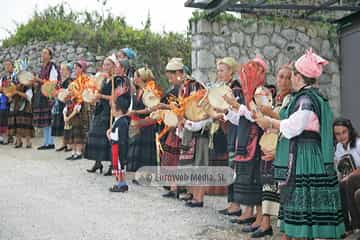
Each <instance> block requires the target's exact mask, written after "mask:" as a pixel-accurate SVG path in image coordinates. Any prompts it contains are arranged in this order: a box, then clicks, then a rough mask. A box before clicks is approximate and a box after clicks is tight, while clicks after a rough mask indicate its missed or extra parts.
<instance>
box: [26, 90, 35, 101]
mask: <svg viewBox="0 0 360 240" xmlns="http://www.w3.org/2000/svg"><path fill="white" fill-rule="evenodd" d="M25 94H26V99H27V100H28V101H29V102H31V99H32V97H33V91H32V90H31V88H29V89H28V90H26V92H25Z"/></svg>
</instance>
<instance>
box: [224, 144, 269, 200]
mask: <svg viewBox="0 0 360 240" xmlns="http://www.w3.org/2000/svg"><path fill="white" fill-rule="evenodd" d="M229 155H230V156H229V166H230V167H232V168H233V169H234V171H235V172H236V178H235V181H234V183H233V184H231V185H230V186H229V189H228V201H229V202H236V203H239V204H243V205H247V206H255V205H260V204H261V201H262V183H261V178H260V151H257V153H256V154H255V156H254V158H253V159H252V160H250V161H247V162H240V161H234V153H229Z"/></svg>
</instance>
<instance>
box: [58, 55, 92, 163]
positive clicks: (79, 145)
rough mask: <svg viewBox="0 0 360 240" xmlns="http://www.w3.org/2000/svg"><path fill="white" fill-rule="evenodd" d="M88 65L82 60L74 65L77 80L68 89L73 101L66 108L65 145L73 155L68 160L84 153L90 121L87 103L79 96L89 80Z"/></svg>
mask: <svg viewBox="0 0 360 240" xmlns="http://www.w3.org/2000/svg"><path fill="white" fill-rule="evenodd" d="M86 68H87V63H86V62H85V61H84V60H80V61H77V62H75V63H74V71H75V80H74V81H72V82H71V83H70V84H69V86H68V88H69V91H70V93H71V95H72V99H71V100H70V101H69V102H67V104H66V107H65V108H64V111H63V115H64V122H65V125H66V129H67V130H68V131H66V136H65V138H64V139H65V145H71V149H72V154H71V156H69V157H67V158H66V160H78V159H81V158H82V152H83V148H84V144H85V141H86V130H87V125H88V119H87V115H88V113H87V112H86V108H85V107H84V106H85V103H84V102H82V101H81V96H77V94H79V93H80V92H82V90H83V89H84V87H85V85H86V83H87V82H88V81H89V78H88V77H87V76H86V74H85V72H86Z"/></svg>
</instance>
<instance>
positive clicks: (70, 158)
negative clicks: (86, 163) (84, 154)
mask: <svg viewBox="0 0 360 240" xmlns="http://www.w3.org/2000/svg"><path fill="white" fill-rule="evenodd" d="M74 157H75V156H74V155H71V156H70V157H67V158H65V160H74Z"/></svg>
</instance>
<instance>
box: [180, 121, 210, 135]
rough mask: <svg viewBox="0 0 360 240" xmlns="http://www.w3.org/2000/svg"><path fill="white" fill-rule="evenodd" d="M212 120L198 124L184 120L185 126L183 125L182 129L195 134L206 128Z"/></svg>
mask: <svg viewBox="0 0 360 240" xmlns="http://www.w3.org/2000/svg"><path fill="white" fill-rule="evenodd" d="M211 122H212V119H210V118H209V119H205V120H202V121H199V122H193V121H190V120H186V121H185V124H184V128H186V129H187V130H189V131H191V132H197V131H200V130H201V129H202V128H204V127H205V126H206V124H208V123H211Z"/></svg>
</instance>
